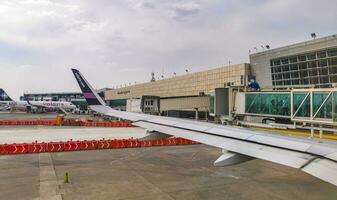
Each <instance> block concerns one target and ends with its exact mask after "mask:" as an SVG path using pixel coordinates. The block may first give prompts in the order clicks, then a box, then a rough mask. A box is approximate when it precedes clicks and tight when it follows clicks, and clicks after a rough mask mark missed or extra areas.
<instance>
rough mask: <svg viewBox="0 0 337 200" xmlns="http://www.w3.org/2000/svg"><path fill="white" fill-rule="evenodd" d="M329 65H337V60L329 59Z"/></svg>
mask: <svg viewBox="0 0 337 200" xmlns="http://www.w3.org/2000/svg"><path fill="white" fill-rule="evenodd" d="M329 65H330V66H331V65H337V58H330V59H329Z"/></svg>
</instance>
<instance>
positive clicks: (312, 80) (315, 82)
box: [310, 77, 318, 84]
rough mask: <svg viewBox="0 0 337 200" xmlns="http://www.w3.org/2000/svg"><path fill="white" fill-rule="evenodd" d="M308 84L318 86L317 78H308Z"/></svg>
mask: <svg viewBox="0 0 337 200" xmlns="http://www.w3.org/2000/svg"><path fill="white" fill-rule="evenodd" d="M310 84H318V78H317V77H314V78H310Z"/></svg>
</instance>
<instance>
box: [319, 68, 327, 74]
mask: <svg viewBox="0 0 337 200" xmlns="http://www.w3.org/2000/svg"><path fill="white" fill-rule="evenodd" d="M318 72H319V75H328V74H329V73H328V68H327V67H325V68H320V69H319V70H318Z"/></svg>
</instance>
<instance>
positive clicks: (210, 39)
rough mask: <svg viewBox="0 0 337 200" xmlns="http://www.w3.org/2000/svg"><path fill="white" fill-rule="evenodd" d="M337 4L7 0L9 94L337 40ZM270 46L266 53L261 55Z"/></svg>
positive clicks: (70, 87)
mask: <svg viewBox="0 0 337 200" xmlns="http://www.w3.org/2000/svg"><path fill="white" fill-rule="evenodd" d="M336 8H337V1H335V0H320V1H317V0H241V1H238V0H170V1H166V0H54V1H52V0H0V73H1V79H0V87H2V88H4V89H5V90H7V91H8V93H9V95H10V96H13V97H14V98H18V97H19V96H20V95H22V94H23V93H24V92H62V91H79V89H78V86H77V84H76V82H75V80H74V78H73V77H72V74H71V72H70V68H71V67H76V68H78V69H80V70H81V71H82V73H83V74H84V75H85V76H86V77H87V79H89V80H90V81H91V82H92V84H93V85H94V86H95V87H96V88H101V87H116V86H120V85H124V84H129V83H133V84H134V82H135V81H136V82H137V83H140V82H145V81H148V80H149V79H150V73H151V71H154V72H155V73H156V76H161V75H162V74H164V76H165V77H170V76H172V74H173V72H176V73H177V74H183V73H184V71H185V69H186V68H187V69H189V70H190V71H191V72H195V71H200V70H204V69H209V68H215V67H219V66H223V65H227V64H228V62H229V60H230V61H231V63H234V64H235V63H242V62H248V61H249V59H248V50H249V49H252V48H253V47H260V46H261V45H265V44H269V45H270V46H271V47H272V48H275V47H280V46H284V45H287V44H291V43H294V42H299V41H304V40H308V39H310V33H311V32H316V33H317V35H318V37H322V36H327V35H331V34H336V33H337V21H336V19H337V12H336ZM260 49H261V48H260Z"/></svg>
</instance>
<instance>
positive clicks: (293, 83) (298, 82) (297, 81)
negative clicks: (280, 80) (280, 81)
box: [291, 79, 300, 85]
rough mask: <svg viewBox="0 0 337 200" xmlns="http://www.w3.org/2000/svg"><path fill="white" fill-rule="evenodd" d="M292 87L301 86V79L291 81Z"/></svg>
mask: <svg viewBox="0 0 337 200" xmlns="http://www.w3.org/2000/svg"><path fill="white" fill-rule="evenodd" d="M291 84H292V85H299V84H300V80H299V79H294V80H292V81H291Z"/></svg>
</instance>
